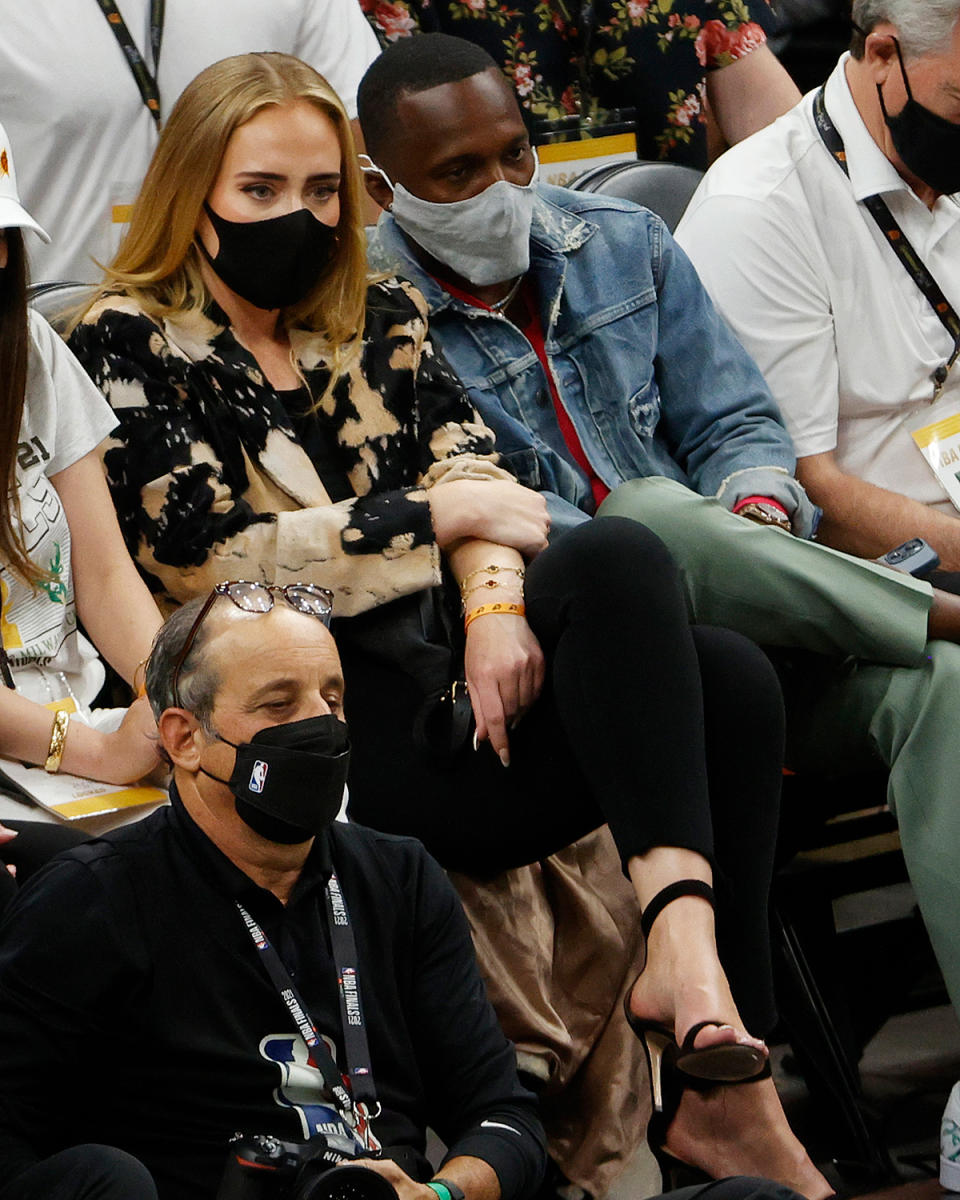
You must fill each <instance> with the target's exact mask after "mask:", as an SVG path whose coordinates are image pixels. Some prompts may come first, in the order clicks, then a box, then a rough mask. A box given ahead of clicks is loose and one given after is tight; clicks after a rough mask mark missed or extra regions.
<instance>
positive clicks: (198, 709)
mask: <svg viewBox="0 0 960 1200" xmlns="http://www.w3.org/2000/svg"><path fill="white" fill-rule="evenodd" d="M206 602H207V597H206V596H198V597H196V599H194V600H188V601H187V603H186V604H184V605H183V607H182V608H178V609H177V610H176V612H174V613H172V614H171V615H170V616H169V617H168V618H167V620H166V621H165V622H164V624H163V626H162V627H161V629H160V631H159V632H158V634H157V636H156V637H155V638H154V640H153V647H152V649H151V651H150V657H149V658H148V659H147V673H146V687H147V698H148V699H149V701H150V707H151V708H152V709H153V715H154V716H155V717H157V718H158V719H159V717H160V714H161V713H162V712H163V711H164V709H167V708H176V707H180V708H185V709H186V710H187V712H190V713H193V715H194V716H195V717H196V718H197V720H198V721H199V722H200V727H201V728H202V729H203V731H204V733H206V734H207V735H208V736H210V737H212V736H214V730H213V727H212V725H211V721H210V718H211V716H212V714H213V705H214V702H215V700H216V697H217V689H218V688H219V686H220V676H219V675H218V674H217V672H216V671H215V670H214V669H213V667H212V666H211V665H210V663H209V662H208V661H206V660H205V659H204V657H203V654H202V651H203V647H204V645H205V644H206V641H207V637H208V635H209V618H210V613H207V618H206V619H205V620H204V622H203V624H202V625H201V626H200V628H199V630H197V636H196V637H195V638H194V641H193V645H192V646H191V647H190V653H189V654H188V655H187V657H186V660H185V661H184V664H183V666H182V667H181V668H180V678H179V679H178V680H177V691H178V692H179V694H180V697H179V701H178V700H177V697H175V696H174V694H173V666H174V663H175V662H176V661H177V658H178V657H179V655H180V652H181V650H182V649H183V646H184V643H185V642H186V640H187V637H188V636H189V634H190V630H191V629H192V628H193V623H194V621H195V620H196V619H197V616H198V614H199V612H200V609H201V608H203V606H204V604H206ZM216 603H217V602H216V601H214V604H213V608H216ZM212 611H213V610H212V609H211V612H212Z"/></svg>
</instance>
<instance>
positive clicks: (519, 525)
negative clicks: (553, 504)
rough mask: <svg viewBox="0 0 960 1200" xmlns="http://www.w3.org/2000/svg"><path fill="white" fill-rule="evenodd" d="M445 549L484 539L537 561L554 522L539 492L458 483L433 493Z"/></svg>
mask: <svg viewBox="0 0 960 1200" xmlns="http://www.w3.org/2000/svg"><path fill="white" fill-rule="evenodd" d="M427 497H428V500H429V503H430V515H431V518H432V520H433V530H434V535H435V536H436V539H437V545H438V546H439V547H440V549H441V550H446V549H447V548H448V547H450V546H452V545H453V544H455V543H456V542H459V541H462V540H463V539H464V538H482V539H483V540H484V541H487V542H496V543H497V544H498V545H501V546H510V547H511V549H513V550H518V551H519V552H520V553H521V554H522V555H523V557H524V558H526V559H531V558H535V557H536V555H538V554H539V553H540V551H541V550H545V549H546V546H547V534H548V532H549V531H550V517H549V516H548V515H547V502H546V500H544V498H543V496H541V495H540V493H539V492H535V491H533V490H532V489H531V488H526V487H523V486H521V484H519V483H510V482H509V481H508V480H505V479H487V480H475V479H452V480H451V481H450V482H449V483H438V484H436V486H434V487H432V488H431V489H430V490H429V492H428V493H427Z"/></svg>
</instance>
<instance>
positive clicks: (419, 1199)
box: [342, 1158, 437, 1200]
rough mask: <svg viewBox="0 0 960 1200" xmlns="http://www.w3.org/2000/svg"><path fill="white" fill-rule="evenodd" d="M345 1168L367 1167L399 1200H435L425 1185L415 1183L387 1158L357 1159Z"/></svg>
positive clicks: (346, 1164)
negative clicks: (394, 1192) (388, 1186)
mask: <svg viewBox="0 0 960 1200" xmlns="http://www.w3.org/2000/svg"><path fill="white" fill-rule="evenodd" d="M342 1165H343V1166H345V1167H368V1168H369V1169H370V1170H371V1171H376V1173H377V1174H378V1175H382V1176H383V1177H384V1179H386V1181H387V1182H388V1183H391V1184H392V1185H393V1187H394V1189H395V1191H396V1193H397V1195H398V1196H399V1198H400V1200H437V1193H436V1192H435V1191H434V1190H433V1188H429V1187H427V1185H426V1184H425V1183H417V1182H415V1181H414V1180H413V1179H411V1178H410V1176H409V1175H408V1174H407V1173H406V1171H404V1170H403V1169H402V1168H400V1167H398V1166H397V1164H396V1163H395V1162H393V1160H392V1159H389V1158H357V1159H354V1161H353V1162H350V1163H343V1164H342Z"/></svg>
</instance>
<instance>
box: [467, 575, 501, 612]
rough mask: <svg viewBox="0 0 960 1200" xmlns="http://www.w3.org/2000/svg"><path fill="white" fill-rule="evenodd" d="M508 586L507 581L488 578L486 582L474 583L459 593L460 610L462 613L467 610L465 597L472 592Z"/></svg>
mask: <svg viewBox="0 0 960 1200" xmlns="http://www.w3.org/2000/svg"><path fill="white" fill-rule="evenodd" d="M509 586H510V585H509V584H508V583H499V582H498V581H497V580H496V579H488V580H487V581H486V583H475V584H474V585H473V587H472V588H467V589H466V590H465V591H464V592H462V593H461V595H460V599H461V601H462V608H461V610H460V611H461V612H464V613H465V612H466V611H467V597H468V596H472V595H473V593H474V592H481V591H483V592H486V591H489V590H490V589H491V588H507V587H509Z"/></svg>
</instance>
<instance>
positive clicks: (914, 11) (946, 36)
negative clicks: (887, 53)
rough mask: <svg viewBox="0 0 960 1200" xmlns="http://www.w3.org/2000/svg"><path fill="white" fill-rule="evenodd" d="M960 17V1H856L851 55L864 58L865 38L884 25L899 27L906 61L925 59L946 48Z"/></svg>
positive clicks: (854, 2) (898, 30)
mask: <svg viewBox="0 0 960 1200" xmlns="http://www.w3.org/2000/svg"><path fill="white" fill-rule="evenodd" d="M958 17H960V0H853V24H854V26H859V28H860V29H861V30H862V31H863V32H862V33H860V32H858V31H857V29H856V28H855V29H854V33H853V41H852V42H851V44H850V52H851V53H852V54H853V57H854V58H858V59H860V58H863V51H864V35H865V34H868V33H870V32H871V30H873V29H874V27H875V26H877V25H879V24H880V23H881V22H883V21H888V22H889V23H890V24H891V25H896V27H897V32H898V34H899V36H900V46H901V49H902V50H903V57H904V58H905V59H908V60H909V59H913V58H922V57H923V56H924V55H925V54H935V53H936V52H937V51H938V50H943V49H945V48H946V46H947V44H948V43H949V41H950V38H951V37H952V36H953V27H954V26H955V25H956V23H957V18H958Z"/></svg>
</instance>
